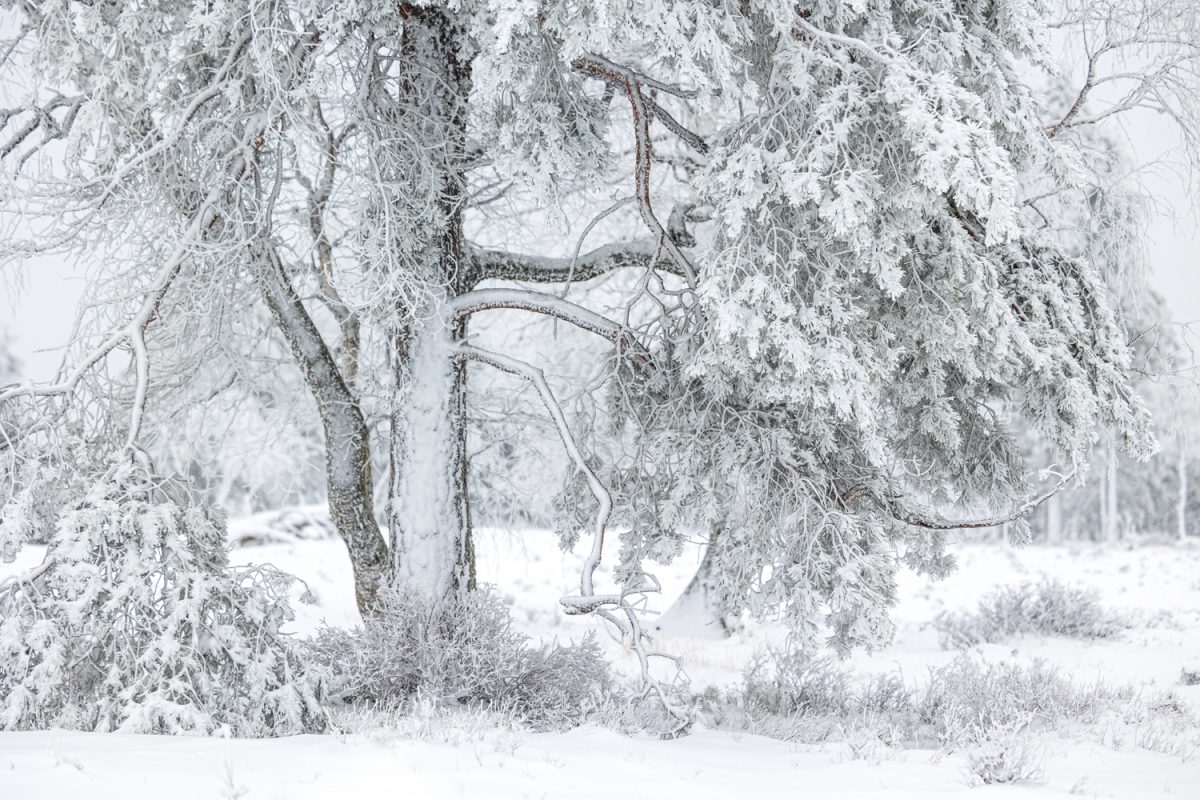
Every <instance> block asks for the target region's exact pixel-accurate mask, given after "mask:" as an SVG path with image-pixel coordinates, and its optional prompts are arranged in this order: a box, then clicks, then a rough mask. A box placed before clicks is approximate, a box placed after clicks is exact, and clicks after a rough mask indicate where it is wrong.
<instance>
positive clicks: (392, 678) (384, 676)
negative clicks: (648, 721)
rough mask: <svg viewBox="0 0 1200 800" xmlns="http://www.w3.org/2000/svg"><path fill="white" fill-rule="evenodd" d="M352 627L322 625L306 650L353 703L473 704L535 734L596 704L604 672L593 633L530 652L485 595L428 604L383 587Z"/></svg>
mask: <svg viewBox="0 0 1200 800" xmlns="http://www.w3.org/2000/svg"><path fill="white" fill-rule="evenodd" d="M381 600H382V603H381V605H380V607H379V610H378V611H377V613H375V614H374V615H372V616H370V617H369V618H367V619H366V621H365V622H364V623H363V625H362V627H361V628H357V629H355V630H352V631H347V630H343V629H340V628H324V629H322V630H321V632H320V634H319V635H318V636H317V637H316V638H315V639H314V640H312V641H311V643H310V644H309V645H308V647H307V650H308V652H309V654H310V655H311V657H312V658H313V659H314V660H315V661H316V662H317V663H319V664H322V665H324V666H326V667H327V668H328V669H329V674H330V683H331V692H333V693H335V694H337V695H340V696H341V698H342V699H343V700H344V701H346V702H350V703H353V704H355V705H357V706H364V707H370V708H377V709H384V710H386V709H399V708H404V707H407V706H408V705H410V704H411V703H413V702H418V703H420V702H433V703H435V704H438V705H442V706H449V707H454V706H459V705H463V706H471V707H481V708H485V709H487V710H490V711H496V712H500V713H503V714H511V715H512V716H514V717H516V718H517V719H520V720H523V721H525V722H527V723H529V724H531V725H534V726H536V727H539V728H566V727H571V726H573V725H577V724H579V723H580V722H581V721H582V719H583V718H584V716H585V715H586V714H587V713H588V712H589V711H590V710H592V709H593V708H594V707H595V706H596V704H597V703H598V701H599V700H600V697H601V693H602V692H603V690H604V688H605V685H606V684H607V681H608V667H607V664H606V663H605V661H604V658H603V656H602V655H601V653H600V648H599V646H598V645H597V644H596V642H595V640H594V638H593V637H592V635H588V636H587V637H585V638H584V639H583V641H581V642H580V643H578V644H569V645H562V644H558V643H557V642H554V643H551V644H548V645H543V646H536V645H533V644H531V643H530V641H529V637H528V636H526V635H524V634H522V633H520V632H518V631H515V630H513V628H512V619H511V616H510V614H509V611H508V608H507V606H505V605H504V603H503V602H502V601H501V600H500V599H499V597H497V596H496V594H495V593H494V592H492V591H491V590H488V589H481V590H478V591H475V592H471V593H469V594H468V595H466V596H465V597H464V598H463V599H462V601H461V602H460V603H458V604H454V605H449V604H439V605H436V606H431V605H430V604H428V603H427V602H425V601H424V600H423V599H422V598H420V597H413V596H411V595H409V594H406V593H403V592H400V591H397V590H394V589H392V590H388V591H386V592H384V593H383V594H382V595H381Z"/></svg>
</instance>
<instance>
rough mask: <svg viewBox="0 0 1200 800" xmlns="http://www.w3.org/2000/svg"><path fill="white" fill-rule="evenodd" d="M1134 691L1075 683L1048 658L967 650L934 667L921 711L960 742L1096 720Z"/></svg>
mask: <svg viewBox="0 0 1200 800" xmlns="http://www.w3.org/2000/svg"><path fill="white" fill-rule="evenodd" d="M1128 695H1129V692H1127V691H1124V690H1116V689H1111V688H1109V687H1107V686H1105V685H1103V684H1098V683H1097V684H1079V683H1073V682H1072V681H1071V680H1069V679H1068V678H1066V677H1064V676H1063V675H1062V674H1061V673H1059V672H1058V671H1057V670H1055V669H1054V668H1053V667H1050V666H1048V665H1047V664H1045V663H1044V662H1042V661H1034V662H1032V663H1031V664H1030V665H1029V666H1024V665H1021V664H1012V663H1007V662H1000V663H994V664H993V663H987V662H985V661H983V660H981V659H978V658H971V657H969V656H966V655H962V656H960V657H959V658H957V659H955V660H954V661H953V662H952V663H950V664H947V665H946V666H944V667H941V668H939V669H935V670H932V671H931V672H930V675H929V687H928V689H927V690H926V691H925V692H924V693H923V694H922V695H921V697H920V698H919V699H918V701H917V712H918V717H919V719H920V721H921V723H922V724H923V725H925V726H928V728H929V729H931V730H932V732H933V733H934V734H935V735H936V736H937V738H938V740H939V741H941V742H942V743H944V744H949V745H960V744H966V743H969V742H979V741H983V740H984V739H985V738H986V737H987V736H989V735H991V734H992V733H993V732H995V731H998V730H1006V729H1007V730H1015V729H1016V728H1018V727H1023V726H1030V727H1033V728H1050V727H1053V726H1055V725H1057V724H1059V723H1060V722H1064V721H1068V720H1077V721H1083V722H1088V721H1093V720H1095V719H1096V718H1097V717H1098V716H1099V715H1100V713H1101V712H1103V711H1105V710H1107V709H1110V708H1112V707H1114V706H1115V705H1116V704H1117V703H1118V702H1120V701H1122V700H1124V699H1127V698H1128Z"/></svg>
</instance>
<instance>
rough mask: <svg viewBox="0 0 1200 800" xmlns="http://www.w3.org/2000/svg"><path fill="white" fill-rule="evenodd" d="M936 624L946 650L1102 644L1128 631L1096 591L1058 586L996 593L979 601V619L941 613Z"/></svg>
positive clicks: (1029, 586) (1029, 585) (1047, 584)
mask: <svg viewBox="0 0 1200 800" xmlns="http://www.w3.org/2000/svg"><path fill="white" fill-rule="evenodd" d="M933 624H934V628H935V629H936V630H937V632H938V638H939V639H940V640H941V643H942V647H944V648H946V649H959V648H965V647H973V646H975V645H977V644H981V643H984V642H999V641H1003V640H1005V639H1007V638H1009V637H1011V636H1017V635H1021V634H1036V635H1043V636H1068V637H1072V638H1076V639H1103V638H1106V637H1109V636H1112V635H1114V634H1116V633H1117V632H1118V631H1119V630H1120V629H1121V628H1122V627H1123V625H1122V624H1121V622H1120V621H1119V620H1118V619H1117V618H1115V617H1114V615H1113V614H1112V613H1111V612H1109V611H1107V610H1106V609H1105V608H1104V607H1103V606H1102V605H1100V601H1099V598H1098V597H1097V595H1096V593H1095V592H1094V591H1090V590H1087V589H1081V588H1077V587H1072V586H1067V585H1066V584H1063V583H1059V582H1058V581H1053V580H1045V581H1042V582H1041V583H1037V584H1033V583H1023V584H1020V585H1019V586H1006V587H1003V588H1000V589H997V590H996V591H994V592H992V593H991V594H989V595H988V596H986V597H984V598H983V599H982V600H980V601H979V608H978V610H977V611H975V612H974V613H942V614H939V615H938V616H937V618H936V619H934V623H933Z"/></svg>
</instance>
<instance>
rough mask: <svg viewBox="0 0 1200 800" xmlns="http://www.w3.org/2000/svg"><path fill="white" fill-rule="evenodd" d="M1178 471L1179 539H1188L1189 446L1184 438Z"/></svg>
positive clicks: (1180, 447)
mask: <svg viewBox="0 0 1200 800" xmlns="http://www.w3.org/2000/svg"><path fill="white" fill-rule="evenodd" d="M1176 471H1177V472H1178V474H1179V505H1178V508H1177V510H1176V513H1177V515H1178V519H1177V523H1178V530H1179V541H1181V542H1182V541H1185V540H1186V539H1187V535H1188V532H1187V500H1188V480H1187V447H1186V446H1185V445H1184V442H1183V441H1182V439H1181V440H1180V442H1179V461H1178V462H1177V464H1176Z"/></svg>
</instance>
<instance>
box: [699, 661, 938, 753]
mask: <svg viewBox="0 0 1200 800" xmlns="http://www.w3.org/2000/svg"><path fill="white" fill-rule="evenodd" d="M913 702H914V697H913V693H912V691H911V690H909V689H908V688H907V687H906V686H905V685H904V682H903V680H901V679H900V677H899V676H898V675H891V674H882V675H875V676H871V677H870V678H868V679H866V680H865V681H856V680H852V678H851V676H850V675H849V673H848V672H847V671H846V670H845V669H844V668H842V667H841V666H839V665H838V663H837V661H836V660H835V659H832V658H829V657H825V656H817V655H815V654H812V653H810V652H808V651H805V650H803V649H799V648H769V649H767V650H765V651H763V652H762V653H759V654H758V655H756V656H755V658H754V660H753V661H752V662H751V664H750V666H749V667H748V668H747V670H746V671H745V673H744V674H743V676H742V682H741V684H740V685H739V686H737V687H735V688H734V689H732V690H729V691H725V692H721V691H715V690H712V691H709V692H707V693H706V694H705V695H704V696H703V697H702V698H701V705H702V707H703V708H704V710H705V714H706V717H707V721H708V722H709V724H711V725H713V726H714V727H718V728H725V729H731V730H746V731H751V732H753V733H756V734H759V735H763V736H770V737H773V738H777V739H784V740H786V741H800V742H808V743H816V742H824V741H828V740H830V739H833V738H838V737H844V736H845V734H846V731H848V730H849V731H857V732H859V733H860V734H861V733H862V732H863V731H868V732H871V735H872V736H873V737H874V738H876V739H879V740H886V741H888V742H890V743H897V742H899V741H900V740H902V739H906V738H909V739H911V738H912V736H913V733H912V731H913V728H914V722H913V720H914V719H915V712H914V709H913Z"/></svg>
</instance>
